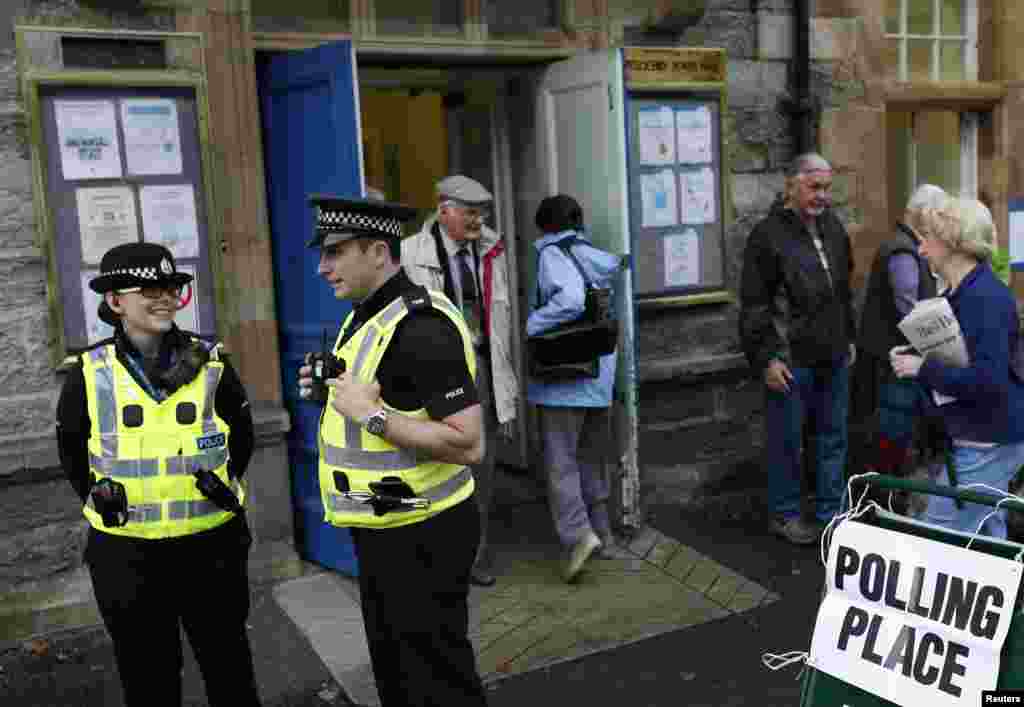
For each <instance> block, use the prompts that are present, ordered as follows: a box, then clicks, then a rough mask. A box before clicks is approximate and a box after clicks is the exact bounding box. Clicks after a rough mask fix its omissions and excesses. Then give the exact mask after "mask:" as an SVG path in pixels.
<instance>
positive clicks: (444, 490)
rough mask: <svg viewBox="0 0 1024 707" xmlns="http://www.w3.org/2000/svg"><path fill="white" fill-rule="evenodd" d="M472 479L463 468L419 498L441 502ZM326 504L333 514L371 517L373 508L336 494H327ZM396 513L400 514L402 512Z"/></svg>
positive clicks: (469, 473)
mask: <svg viewBox="0 0 1024 707" xmlns="http://www.w3.org/2000/svg"><path fill="white" fill-rule="evenodd" d="M472 479H473V472H472V471H470V469H469V467H465V468H464V469H463V470H462V471H460V472H459V473H458V474H456V475H455V476H453V477H452V478H450V479H448V480H447V481H444V482H442V483H440V484H438V485H437V486H434V487H433V488H431V489H428V490H426V491H423V492H421V493H420V494H419V497H420V498H429V499H430V501H431V502H433V503H437V502H439V501H443V500H445V499H446V498H450V497H451V496H454V495H455V494H456V493H458V492H459V490H461V489H462V487H463V486H465V485H466V484H468V483H469V482H470V481H472ZM327 504H328V506H329V507H330V510H331V511H334V512H335V513H353V514H360V515H371V514H372V513H373V508H372V507H371V506H370V504H368V503H364V502H362V501H353V500H352V499H350V498H346V497H345V496H342V495H340V494H336V493H329V494H328V495H327ZM397 512H398V513H402V512H404V511H397Z"/></svg>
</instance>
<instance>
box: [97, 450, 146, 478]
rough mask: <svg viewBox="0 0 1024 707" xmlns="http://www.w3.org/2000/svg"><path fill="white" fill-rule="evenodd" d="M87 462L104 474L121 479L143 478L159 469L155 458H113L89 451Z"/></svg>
mask: <svg viewBox="0 0 1024 707" xmlns="http://www.w3.org/2000/svg"><path fill="white" fill-rule="evenodd" d="M89 464H90V465H92V467H93V468H94V469H96V470H97V471H100V472H102V473H103V475H104V476H110V477H113V478H121V479H143V478H146V477H148V476H156V475H157V474H158V473H159V471H160V462H159V460H157V459H115V458H113V457H97V456H96V455H95V454H93V453H92V452H90V453H89Z"/></svg>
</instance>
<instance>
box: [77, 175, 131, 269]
mask: <svg viewBox="0 0 1024 707" xmlns="http://www.w3.org/2000/svg"><path fill="white" fill-rule="evenodd" d="M75 201H76V202H77V204H78V229H79V233H80V236H81V239H82V260H83V261H85V262H87V263H90V264H93V265H97V264H99V262H100V259H101V258H102V257H103V254H104V253H106V252H107V251H108V250H110V249H111V248H113V247H114V246H116V245H120V244H122V243H132V242H134V241H137V240H138V239H139V226H138V219H137V218H136V216H135V195H134V194H132V190H131V187H90V188H82V189H76V190H75Z"/></svg>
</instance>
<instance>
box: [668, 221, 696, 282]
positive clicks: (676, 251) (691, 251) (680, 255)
mask: <svg viewBox="0 0 1024 707" xmlns="http://www.w3.org/2000/svg"><path fill="white" fill-rule="evenodd" d="M664 248H665V286H666V287H688V286H690V285H699V284H700V237H699V236H698V235H697V231H695V230H694V229H692V228H688V229H686V230H685V231H683V232H682V233H670V234H669V235H667V236H665V240H664Z"/></svg>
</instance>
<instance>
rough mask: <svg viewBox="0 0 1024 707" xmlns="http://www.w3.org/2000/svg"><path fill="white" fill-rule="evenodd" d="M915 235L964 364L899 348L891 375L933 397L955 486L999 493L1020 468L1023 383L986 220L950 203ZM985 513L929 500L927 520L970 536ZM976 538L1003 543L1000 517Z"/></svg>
mask: <svg viewBox="0 0 1024 707" xmlns="http://www.w3.org/2000/svg"><path fill="white" fill-rule="evenodd" d="M921 231H922V233H921V245H920V248H919V251H920V253H921V255H923V256H924V257H925V259H927V261H928V264H929V265H930V266H931V267H932V269H933V270H935V271H936V272H937V273H938V274H939V275H940V276H941V277H942V279H943V281H945V282H947V283H948V284H949V288H948V290H946V292H945V296H946V297H947V298H948V299H949V304H950V307H951V308H952V310H953V314H954V315H956V318H957V320H958V321H959V323H960V329H961V331H962V332H963V337H964V341H965V343H966V345H967V353H968V355H969V363H968V364H967V366H966V367H964V368H957V367H951V366H946V365H943V364H942V363H940V362H939V361H937V360H935V359H934V358H929V359H922V358H921V357H920V356H918V355H917V354H916V353H914V352H913V350H911V349H909V347H904V346H898V347H895V348H894V349H893V350H892V352H891V354H890V361H891V363H892V368H893V371H894V372H895V374H896V375H897V376H898V377H899V378H916V379H918V380H920V381H921V382H922V383H924V384H925V386H926V387H927V388H928V390H929V391H930V392H931V394H932V397H933V399H934V400H935V402H936V404H937V405H938V409H939V413H940V415H941V417H942V419H943V420H944V422H945V425H946V429H947V432H948V433H949V436H950V438H951V439H952V447H953V462H954V464H955V469H956V477H957V483H958V484H959V485H960V486H966V485H968V484H985V485H987V486H991V487H994V488H997V489H1004V490H1005V489H1006V488H1007V485H1008V483H1009V482H1010V480H1011V479H1012V478H1013V476H1014V475H1015V474H1016V472H1017V470H1018V469H1019V468H1020V467H1021V465H1022V464H1024V383H1022V382H1021V381H1020V380H1019V379H1018V378H1017V377H1016V375H1015V374H1014V373H1012V372H1011V368H1010V362H1011V361H1012V359H1013V355H1014V354H1015V353H1016V348H1017V335H1018V328H1019V323H1018V320H1017V307H1016V302H1015V301H1014V297H1013V294H1012V293H1011V292H1010V290H1009V288H1007V286H1006V285H1005V284H1003V283H1002V282H1001V281H1000V280H999V278H997V277H996V275H995V273H994V272H993V271H992V268H991V266H990V264H989V261H990V259H991V257H992V252H993V250H994V248H995V242H996V230H995V226H994V225H993V223H992V214H991V213H990V212H989V210H988V209H987V208H986V207H985V205H984V204H982V203H981V202H980V201H977V200H975V199H951V200H950V201H949V202H947V203H946V204H945V205H944V206H942V207H940V208H938V209H927V210H925V212H924V215H923V219H922V228H921ZM943 479H946V477H943ZM944 483H948V480H945V481H944ZM982 490H983V489H982ZM991 511H992V509H991V508H989V507H988V506H981V505H978V504H973V503H965V504H963V507H962V508H957V507H956V505H955V503H954V502H953V500H952V499H949V498H943V497H936V496H933V497H931V498H930V500H929V504H928V509H927V511H926V512H925V519H926V520H927V521H928V522H931V523H935V524H939V525H944V526H947V527H950V528H953V529H955V530H961V531H965V532H974V531H975V529H977V528H978V525H979V524H980V523H981V521H982V519H983V518H985V516H986V515H988V514H989V513H990V512H991ZM981 533H982V534H984V535H991V536H995V537H1006V512H1005V511H1002V510H1000V511H999V513H997V514H995V515H993V516H992V517H991V518H989V519H988V520H986V521H985V523H984V526H983V527H982V528H981Z"/></svg>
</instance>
